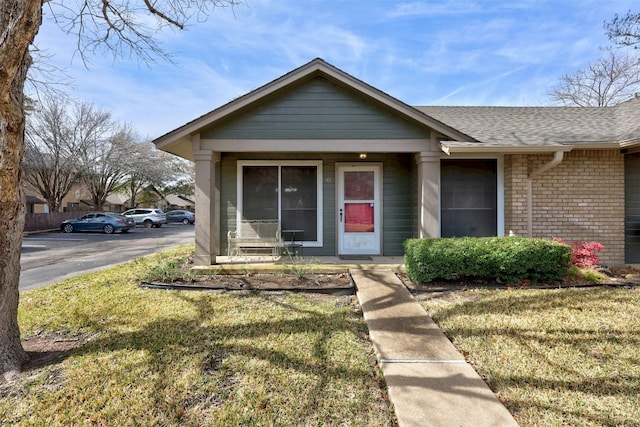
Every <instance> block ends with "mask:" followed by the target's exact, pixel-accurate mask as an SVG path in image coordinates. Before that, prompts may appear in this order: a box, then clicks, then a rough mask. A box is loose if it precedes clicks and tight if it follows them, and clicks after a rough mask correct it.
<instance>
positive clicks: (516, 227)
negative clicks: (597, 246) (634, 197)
mask: <svg viewBox="0 0 640 427" xmlns="http://www.w3.org/2000/svg"><path fill="white" fill-rule="evenodd" d="M552 158H553V156H552V155H551V154H549V155H542V154H539V155H526V154H522V155H509V156H505V162H504V186H505V233H509V232H510V231H512V232H513V233H515V234H516V235H520V236H526V235H527V233H528V212H527V179H528V178H527V177H528V174H529V173H531V172H532V171H534V170H536V169H537V168H539V167H540V166H542V165H543V164H545V163H547V162H549V161H550V160H551V159H552ZM532 219H533V222H532V232H533V237H542V238H551V237H561V238H563V239H564V240H565V241H567V242H572V241H575V240H583V241H598V242H600V243H602V244H603V245H604V247H605V249H604V250H603V251H602V252H601V253H600V258H601V263H603V264H607V265H620V264H624V156H623V155H622V154H620V152H619V150H573V151H571V152H569V153H565V155H564V159H563V160H562V162H561V163H560V164H558V165H557V166H556V167H554V168H552V169H550V170H548V171H546V172H544V173H543V174H542V175H539V176H537V177H535V178H534V179H533V212H532Z"/></svg>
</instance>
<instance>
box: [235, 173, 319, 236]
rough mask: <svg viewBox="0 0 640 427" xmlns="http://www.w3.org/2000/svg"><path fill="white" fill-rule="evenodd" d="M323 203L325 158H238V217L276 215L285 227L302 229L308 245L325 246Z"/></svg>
mask: <svg viewBox="0 0 640 427" xmlns="http://www.w3.org/2000/svg"><path fill="white" fill-rule="evenodd" d="M320 206H322V162H320V161H239V162H238V221H240V220H242V219H244V220H263V219H277V220H279V221H280V228H281V230H283V231H285V230H302V233H300V232H299V231H298V232H297V233H296V240H298V239H302V240H303V241H304V245H305V246H322V215H321V211H320V210H319V207H320ZM283 237H285V238H287V237H288V236H286V235H285V236H283Z"/></svg>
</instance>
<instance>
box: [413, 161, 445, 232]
mask: <svg viewBox="0 0 640 427" xmlns="http://www.w3.org/2000/svg"><path fill="white" fill-rule="evenodd" d="M416 163H417V164H418V237H419V238H421V239H423V238H427V237H439V236H440V226H439V219H440V203H439V200H440V199H439V197H440V196H439V190H440V153H439V152H436V151H423V152H421V153H417V154H416Z"/></svg>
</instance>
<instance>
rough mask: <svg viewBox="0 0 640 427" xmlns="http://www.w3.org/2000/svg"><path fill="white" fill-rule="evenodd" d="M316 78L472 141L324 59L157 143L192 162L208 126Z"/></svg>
mask: <svg viewBox="0 0 640 427" xmlns="http://www.w3.org/2000/svg"><path fill="white" fill-rule="evenodd" d="M316 76H322V77H324V78H326V79H328V80H330V81H333V82H336V83H339V84H341V85H343V86H346V87H348V88H350V89H351V90H354V91H356V92H358V93H359V94H361V95H362V96H363V97H364V98H366V99H368V100H370V101H371V102H374V103H378V104H382V105H384V106H386V107H388V108H390V109H392V110H393V111H394V112H396V113H397V114H399V115H401V116H402V117H405V118H407V119H409V120H411V121H413V122H415V123H418V124H419V125H422V126H424V127H425V128H429V129H433V130H435V131H437V132H439V133H440V134H442V135H445V136H446V137H447V138H450V139H454V140H460V139H462V140H468V139H469V138H468V137H467V136H466V135H464V134H463V133H461V132H459V131H458V130H456V129H454V128H452V127H449V126H447V125H446V124H444V123H441V122H439V121H438V120H436V119H434V118H433V117H430V116H428V115H426V114H424V113H423V112H421V111H420V110H417V109H415V108H413V107H411V106H410V105H408V104H405V103H404V102H402V101H399V100H398V99H396V98H394V97H392V96H390V95H388V94H386V93H384V92H382V91H380V90H378V89H376V88H374V87H373V86H370V85H368V84H366V83H364V82H363V81H361V80H359V79H357V78H355V77H353V76H351V75H349V74H347V73H346V72H344V71H342V70H340V69H338V68H336V67H334V66H332V65H330V64H328V63H327V62H325V61H324V60H322V59H320V58H316V59H314V60H312V61H311V62H309V63H307V64H305V65H303V66H301V67H299V68H297V69H295V70H293V71H291V72H289V73H287V74H285V75H284V76H282V77H280V78H278V79H276V80H273V81H272V82H270V83H267V84H266V85H264V86H261V87H260V88H258V89H255V90H253V91H251V92H249V93H248V94H246V95H243V96H241V97H239V98H237V99H235V100H233V101H231V102H229V103H227V104H225V105H223V106H221V107H219V108H217V109H215V110H213V111H210V112H209V113H207V114H204V115H203V116H200V117H198V118H197V119H195V120H193V121H191V122H189V123H186V124H185V125H183V126H181V127H179V128H177V129H175V130H173V131H171V132H169V133H167V134H165V135H163V136H160V137H159V138H157V139H155V140H154V141H153V142H154V143H155V144H156V146H157V147H158V148H159V149H162V150H164V151H168V152H170V153H173V154H177V155H179V156H181V157H185V158H190V159H192V158H193V157H192V153H191V136H192V135H195V134H197V133H199V132H200V130H202V129H203V128H205V127H208V126H211V125H213V124H215V123H216V122H218V121H220V120H223V119H225V118H227V117H229V116H230V115H231V114H234V113H237V112H239V111H242V110H243V109H246V108H249V107H251V106H252V105H255V104H256V103H258V102H259V101H261V100H262V99H264V98H266V97H269V96H273V95H274V94H276V93H278V92H279V91H282V90H284V89H286V88H288V87H290V86H291V85H293V84H296V83H299V82H303V81H307V80H310V79H312V78H314V77H316Z"/></svg>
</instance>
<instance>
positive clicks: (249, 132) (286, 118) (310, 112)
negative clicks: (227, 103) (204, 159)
mask: <svg viewBox="0 0 640 427" xmlns="http://www.w3.org/2000/svg"><path fill="white" fill-rule="evenodd" d="M202 137H203V138H205V139H403V138H404V139H412V138H429V131H428V130H425V129H424V128H422V127H420V126H418V125H417V124H415V123H412V122H410V121H409V120H406V119H404V118H402V117H400V116H399V115H397V114H395V113H393V112H392V111H391V110H390V109H387V108H385V107H384V106H383V105H382V104H377V103H373V102H372V101H371V100H368V99H365V98H364V97H362V96H361V95H358V94H356V93H355V92H352V91H349V90H348V89H346V88H343V87H340V86H337V85H335V84H333V83H331V82H330V81H328V80H327V79H325V78H323V77H316V78H314V79H312V80H310V81H307V82H303V83H302V84H300V85H296V86H294V87H291V88H288V89H287V91H286V92H284V93H278V94H277V96H272V97H271V98H269V99H267V100H263V101H262V102H260V103H259V104H258V105H253V106H252V107H251V108H248V109H246V110H244V111H242V112H239V113H238V114H236V115H235V116H234V117H231V118H229V119H227V120H225V121H223V122H222V123H218V124H216V126H215V127H212V128H209V129H206V130H204V131H203V132H202Z"/></svg>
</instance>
